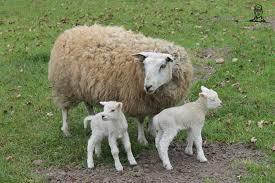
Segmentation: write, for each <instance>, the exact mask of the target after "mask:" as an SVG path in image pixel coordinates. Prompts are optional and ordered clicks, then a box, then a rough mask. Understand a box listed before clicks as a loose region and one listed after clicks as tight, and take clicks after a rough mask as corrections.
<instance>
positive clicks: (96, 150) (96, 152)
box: [95, 139, 102, 157]
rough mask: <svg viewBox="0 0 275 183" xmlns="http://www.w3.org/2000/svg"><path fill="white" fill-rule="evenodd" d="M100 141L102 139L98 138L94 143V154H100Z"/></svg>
mask: <svg viewBox="0 0 275 183" xmlns="http://www.w3.org/2000/svg"><path fill="white" fill-rule="evenodd" d="M101 141H102V139H99V140H98V141H97V143H96V144H95V154H96V156H97V157H99V156H100V154H101Z"/></svg>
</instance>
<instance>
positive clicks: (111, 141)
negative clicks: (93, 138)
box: [108, 136, 123, 171]
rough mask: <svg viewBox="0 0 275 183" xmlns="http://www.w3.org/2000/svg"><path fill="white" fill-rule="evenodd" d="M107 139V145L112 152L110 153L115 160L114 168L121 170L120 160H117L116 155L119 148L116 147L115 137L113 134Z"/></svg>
mask: <svg viewBox="0 0 275 183" xmlns="http://www.w3.org/2000/svg"><path fill="white" fill-rule="evenodd" d="M108 141H109V146H110V148H111V152H112V155H113V158H114V161H115V167H116V170H117V171H122V170H123V167H122V165H121V163H120V160H119V157H118V153H119V150H118V148H117V143H116V138H115V137H113V136H109V137H108Z"/></svg>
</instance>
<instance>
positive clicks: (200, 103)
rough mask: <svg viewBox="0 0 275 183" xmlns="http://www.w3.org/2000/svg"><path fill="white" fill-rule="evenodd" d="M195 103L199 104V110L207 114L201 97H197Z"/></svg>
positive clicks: (204, 102) (205, 105) (204, 101)
mask: <svg viewBox="0 0 275 183" xmlns="http://www.w3.org/2000/svg"><path fill="white" fill-rule="evenodd" d="M196 103H197V104H198V105H199V108H200V109H201V111H203V112H204V114H207V112H208V108H207V104H206V100H205V99H204V98H202V97H199V98H198V99H197V101H196Z"/></svg>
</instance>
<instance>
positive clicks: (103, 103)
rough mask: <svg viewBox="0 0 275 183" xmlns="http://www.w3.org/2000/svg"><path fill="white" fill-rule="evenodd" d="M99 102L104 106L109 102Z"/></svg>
mask: <svg viewBox="0 0 275 183" xmlns="http://www.w3.org/2000/svg"><path fill="white" fill-rule="evenodd" d="M99 103H100V104H101V105H103V106H104V105H105V104H106V103H107V102H99Z"/></svg>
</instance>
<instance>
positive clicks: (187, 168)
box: [36, 142, 264, 183]
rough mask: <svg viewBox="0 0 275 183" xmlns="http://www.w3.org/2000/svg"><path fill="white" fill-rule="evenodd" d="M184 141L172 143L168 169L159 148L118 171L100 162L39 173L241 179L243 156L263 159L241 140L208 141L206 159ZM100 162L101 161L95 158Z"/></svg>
mask: <svg viewBox="0 0 275 183" xmlns="http://www.w3.org/2000/svg"><path fill="white" fill-rule="evenodd" d="M184 148H185V145H184V144H183V143H179V142H176V143H173V144H171V146H170V150H169V157H170V160H171V163H172V165H173V167H174V169H173V170H172V171H166V170H165V169H164V168H163V167H162V164H161V161H160V159H159V157H158V155H157V152H156V151H152V152H144V153H141V154H140V155H139V156H138V157H137V158H136V159H137V162H138V165H137V166H134V167H130V166H129V165H128V164H125V163H124V164H123V166H124V170H123V172H116V171H115V168H114V167H113V165H109V166H107V165H98V166H96V168H95V169H92V170H90V169H87V168H81V167H72V166H68V167H63V168H56V167H50V168H48V169H45V168H38V169H37V170H36V172H37V173H39V174H41V175H43V176H44V177H45V179H46V180H47V181H48V182H138V183H141V182H165V183H166V182H174V183H175V182H186V183H187V182H188V183H190V182H194V183H195V182H203V181H204V180H207V179H208V180H212V181H214V182H228V183H229V182H230V183H232V182H239V178H240V177H242V176H245V175H246V169H245V167H244V164H243V162H242V160H248V159H249V160H252V161H256V162H257V161H261V159H263V157H264V155H263V154H262V153H260V152H259V151H257V150H253V149H252V148H249V147H247V146H246V145H243V144H241V143H239V144H233V145H226V144H222V143H220V144H209V145H205V147H204V151H205V155H206V157H207V158H208V162H207V163H199V162H198V161H197V160H196V156H195V155H193V156H188V155H186V154H184ZM96 163H98V162H96Z"/></svg>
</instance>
